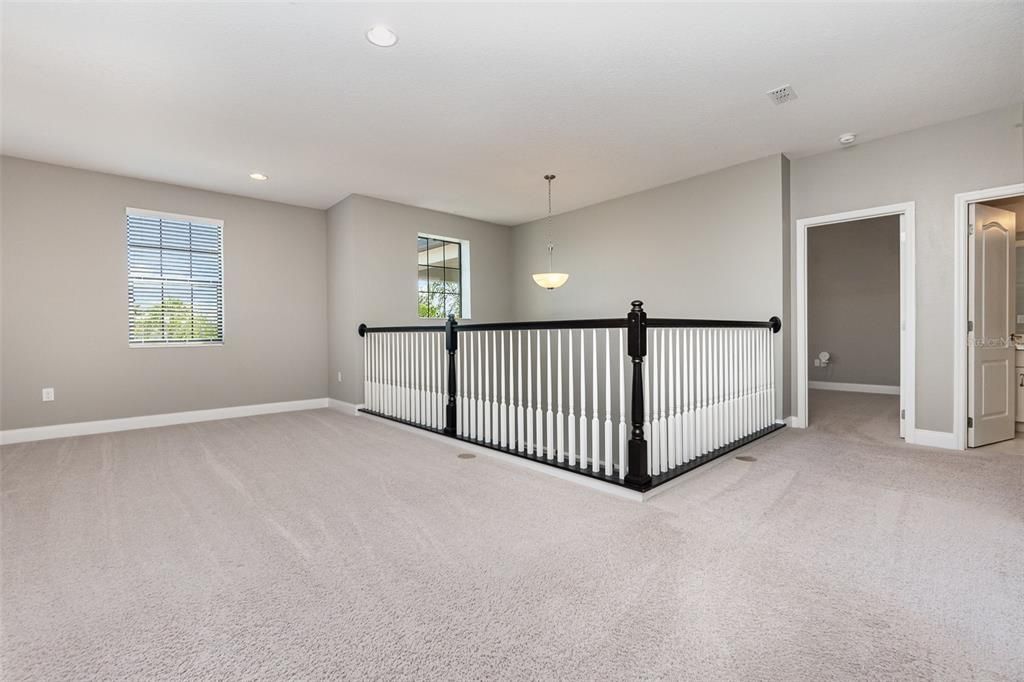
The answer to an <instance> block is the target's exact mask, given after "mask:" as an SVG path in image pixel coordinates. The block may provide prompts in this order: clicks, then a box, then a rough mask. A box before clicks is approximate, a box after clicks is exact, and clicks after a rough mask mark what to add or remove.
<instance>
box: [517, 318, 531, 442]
mask: <svg viewBox="0 0 1024 682" xmlns="http://www.w3.org/2000/svg"><path fill="white" fill-rule="evenodd" d="M516 342H517V343H516V346H517V349H518V355H519V362H518V363H516V377H517V379H518V381H517V382H516V385H517V386H518V388H519V400H518V401H517V402H518V405H516V451H517V452H523V450H524V449H525V445H524V442H523V438H524V435H523V429H524V426H525V421H524V415H523V332H522V331H521V330H520V331H517V332H516ZM527 375H529V370H527Z"/></svg>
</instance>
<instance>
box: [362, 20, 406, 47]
mask: <svg viewBox="0 0 1024 682" xmlns="http://www.w3.org/2000/svg"><path fill="white" fill-rule="evenodd" d="M366 39H367V40H369V41H370V42H371V43H373V44H374V45H376V46H377V47H391V46H392V45H394V44H395V43H397V42H398V36H397V35H396V34H395V32H394V31H392V30H391V29H390V28H388V27H387V26H380V25H377V26H374V27H372V28H371V29H370V30H369V31H367V32H366Z"/></svg>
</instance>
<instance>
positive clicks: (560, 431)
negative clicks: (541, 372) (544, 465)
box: [555, 329, 565, 464]
mask: <svg viewBox="0 0 1024 682" xmlns="http://www.w3.org/2000/svg"><path fill="white" fill-rule="evenodd" d="M555 334H557V335H558V412H556V413H555V424H556V427H555V428H556V431H557V438H556V440H555V459H557V460H558V463H559V464H561V463H562V462H564V461H565V422H564V421H563V415H562V330H561V329H557V330H555Z"/></svg>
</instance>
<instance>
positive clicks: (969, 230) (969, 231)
mask: <svg viewBox="0 0 1024 682" xmlns="http://www.w3.org/2000/svg"><path fill="white" fill-rule="evenodd" d="M967 234H968V235H972V234H974V225H973V224H972V225H968V226H967Z"/></svg>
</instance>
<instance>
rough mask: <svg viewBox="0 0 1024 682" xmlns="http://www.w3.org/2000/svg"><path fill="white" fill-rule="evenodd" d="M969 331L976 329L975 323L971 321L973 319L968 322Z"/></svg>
mask: <svg viewBox="0 0 1024 682" xmlns="http://www.w3.org/2000/svg"><path fill="white" fill-rule="evenodd" d="M967 331H969V332H973V331H974V323H973V322H971V321H968V322H967Z"/></svg>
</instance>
